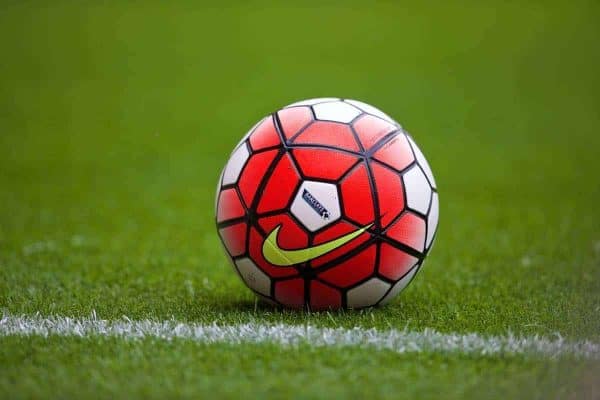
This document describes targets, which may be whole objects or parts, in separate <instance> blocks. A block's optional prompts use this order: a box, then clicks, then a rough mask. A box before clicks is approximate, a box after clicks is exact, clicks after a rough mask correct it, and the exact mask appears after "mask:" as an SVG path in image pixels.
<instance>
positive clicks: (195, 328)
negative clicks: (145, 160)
mask: <svg viewBox="0 0 600 400" xmlns="http://www.w3.org/2000/svg"><path fill="white" fill-rule="evenodd" d="M10 335H17V336H43V337H48V336H54V335H55V336H77V337H94V336H109V337H119V338H124V339H143V338H155V339H162V340H171V339H185V340H192V341H197V342H201V343H232V344H242V343H275V344H279V345H283V346H296V345H300V344H308V345H310V346H315V347H361V348H372V349H384V350H392V351H395V352H397V353H421V352H442V353H460V354H472V355H537V356H544V357H558V356H573V357H577V358H586V359H600V344H599V343H594V342H591V341H588V340H582V341H568V340H565V339H563V338H562V337H560V336H558V335H557V337H556V338H553V339H552V338H544V337H540V336H530V337H525V336H516V335H512V334H511V335H504V336H482V335H479V334H477V333H468V334H458V333H440V332H436V331H434V330H431V329H425V330H424V331H407V330H393V329H392V330H377V329H364V328H352V329H345V328H323V327H316V326H312V325H286V324H272V325H269V324H259V323H246V324H238V325H217V324H210V325H205V324H194V323H183V322H177V321H175V320H167V321H153V320H140V321H133V320H130V319H128V318H126V317H123V319H121V320H116V321H106V320H102V319H98V318H96V316H95V314H92V316H91V317H90V318H69V317H61V316H50V317H43V316H41V315H34V316H14V315H4V316H3V317H2V319H1V320H0V336H10Z"/></svg>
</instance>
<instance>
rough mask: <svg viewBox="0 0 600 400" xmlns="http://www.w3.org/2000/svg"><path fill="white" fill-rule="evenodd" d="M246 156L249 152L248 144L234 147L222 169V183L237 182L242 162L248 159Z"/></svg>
mask: <svg viewBox="0 0 600 400" xmlns="http://www.w3.org/2000/svg"><path fill="white" fill-rule="evenodd" d="M248 157H250V152H249V151H248V146H246V145H245V144H243V145H241V146H240V147H238V148H237V149H235V151H234V152H233V154H232V155H231V157H230V158H229V161H227V165H226V166H225V169H224V170H223V180H222V184H223V185H230V184H232V183H236V182H237V180H238V178H239V176H240V172H242V168H244V164H246V161H248Z"/></svg>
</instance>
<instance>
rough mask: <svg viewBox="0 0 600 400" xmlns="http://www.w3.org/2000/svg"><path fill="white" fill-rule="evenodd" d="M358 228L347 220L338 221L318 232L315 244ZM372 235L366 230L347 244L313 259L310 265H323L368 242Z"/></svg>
mask: <svg viewBox="0 0 600 400" xmlns="http://www.w3.org/2000/svg"><path fill="white" fill-rule="evenodd" d="M356 229H357V228H356V226H354V225H352V224H350V223H348V222H346V221H338V222H336V223H334V224H333V225H331V226H330V227H328V228H326V229H325V230H323V231H322V232H320V233H318V234H316V235H315V238H314V241H313V245H317V244H321V243H324V242H328V241H330V240H334V239H337V238H339V237H340V236H343V235H345V234H347V233H350V232H354V231H355V230H356ZM370 237H371V235H370V234H369V233H367V232H365V233H363V234H362V235H360V236H358V237H357V238H355V239H353V240H351V241H350V242H348V243H346V244H345V245H343V246H341V247H338V248H337V249H335V250H333V251H330V252H329V253H327V254H325V255H323V256H321V257H317V258H315V259H314V260H312V261H311V262H310V265H311V266H312V267H313V268H316V267H320V266H321V265H323V264H325V263H327V262H329V261H332V260H335V259H336V258H338V257H341V256H343V255H344V254H346V253H347V252H349V251H350V250H352V249H354V248H356V247H358V246H359V245H361V244H363V243H364V242H366V241H367V240H369V238H370Z"/></svg>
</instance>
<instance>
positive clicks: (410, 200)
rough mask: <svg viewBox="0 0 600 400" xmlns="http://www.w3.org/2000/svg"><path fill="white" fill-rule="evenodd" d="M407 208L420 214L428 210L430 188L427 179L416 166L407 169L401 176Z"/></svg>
mask: <svg viewBox="0 0 600 400" xmlns="http://www.w3.org/2000/svg"><path fill="white" fill-rule="evenodd" d="M402 179H403V180H404V188H405V191H406V202H407V204H408V207H409V208H411V209H413V210H415V211H418V212H420V213H422V214H425V213H427V210H428V209H429V200H430V199H431V187H430V186H429V182H427V178H425V175H424V174H423V171H421V168H419V167H418V166H417V165H415V166H414V167H412V168H411V169H409V170H408V171H407V172H406V173H405V174H404V175H403V176H402Z"/></svg>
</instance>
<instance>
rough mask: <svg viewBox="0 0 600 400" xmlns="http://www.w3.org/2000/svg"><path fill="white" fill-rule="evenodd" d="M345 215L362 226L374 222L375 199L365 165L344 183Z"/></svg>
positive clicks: (357, 169)
mask: <svg viewBox="0 0 600 400" xmlns="http://www.w3.org/2000/svg"><path fill="white" fill-rule="evenodd" d="M341 187H342V200H343V204H344V215H346V216H347V217H348V218H349V219H351V220H352V221H355V222H357V223H359V224H361V225H367V224H370V223H372V222H373V221H374V219H375V214H374V211H373V207H374V206H373V197H372V196H371V185H370V184H369V177H368V174H367V169H366V167H365V165H364V164H361V165H359V166H358V167H356V168H355V169H354V170H353V171H352V172H351V173H350V174H349V175H348V176H347V177H346V178H345V179H344V181H343V182H342V185H341Z"/></svg>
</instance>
